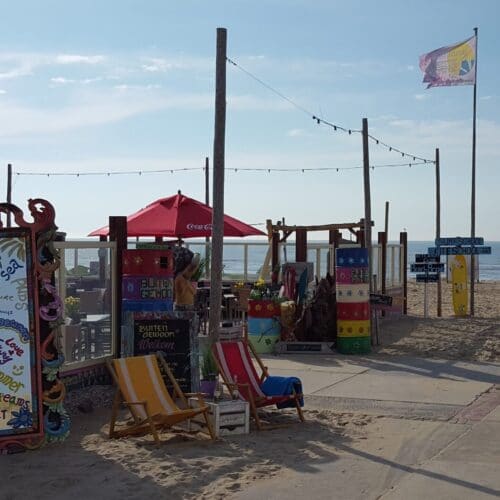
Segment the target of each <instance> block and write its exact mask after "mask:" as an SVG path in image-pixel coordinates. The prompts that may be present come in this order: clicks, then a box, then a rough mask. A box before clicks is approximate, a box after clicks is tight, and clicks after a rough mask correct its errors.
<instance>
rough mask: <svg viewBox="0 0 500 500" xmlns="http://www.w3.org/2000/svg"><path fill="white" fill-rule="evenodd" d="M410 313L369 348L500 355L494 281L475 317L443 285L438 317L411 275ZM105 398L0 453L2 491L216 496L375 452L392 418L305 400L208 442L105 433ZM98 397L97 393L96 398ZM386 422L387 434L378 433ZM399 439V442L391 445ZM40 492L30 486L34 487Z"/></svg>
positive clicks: (482, 289)
mask: <svg viewBox="0 0 500 500" xmlns="http://www.w3.org/2000/svg"><path fill="white" fill-rule="evenodd" d="M408 290H409V294H410V297H409V301H408V306H409V308H408V309H409V310H408V313H409V315H408V317H405V318H402V319H398V320H395V319H392V320H386V319H383V320H382V321H381V335H380V338H381V342H382V345H381V346H379V347H377V348H376V349H375V350H376V351H378V352H375V353H374V354H372V355H371V357H374V358H377V357H381V356H389V357H391V358H394V359H395V358H396V357H398V356H408V355H414V356H419V357H424V358H444V359H453V360H460V361H472V360H477V361H483V362H484V361H487V362H490V363H491V362H498V361H499V360H500V304H499V302H500V301H498V299H497V298H496V297H498V296H499V294H498V292H499V291H500V284H498V283H481V284H479V285H478V286H477V298H476V303H477V317H476V318H473V319H472V318H460V319H457V318H454V317H453V316H452V309H451V298H450V296H449V290H448V289H447V288H446V285H444V286H443V312H444V314H443V317H442V318H436V317H435V300H434V298H433V296H434V295H435V286H429V290H428V291H429V292H430V300H429V304H430V311H431V316H432V317H430V318H427V319H424V318H423V317H422V315H423V286H421V285H420V284H419V285H417V284H415V283H409V287H408ZM99 390H100V391H101V395H100V400H101V405H100V406H101V407H99V408H95V409H94V411H92V412H90V413H82V412H81V411H79V410H78V409H77V408H76V406H75V405H70V406H71V410H72V412H73V417H72V418H73V426H72V432H71V435H70V437H69V438H68V440H67V441H66V442H64V443H62V444H52V445H49V446H47V447H45V448H44V449H42V450H39V451H33V452H28V453H23V454H18V455H12V456H3V457H0V462H1V465H0V471H1V472H0V477H1V479H2V487H1V488H2V489H1V498H2V500H15V499H26V498H37V499H45V498H51V499H61V500H62V499H67V498H74V499H75V500H79V499H82V500H83V499H87V498H96V499H97V498H99V499H100V498H106V499H115V498H116V499H118V498H127V499H128V498H130V499H144V498H153V497H156V498H182V499H194V498H207V499H222V498H228V497H229V498H230V497H231V496H232V495H234V494H237V493H238V492H241V491H243V490H245V488H247V487H249V486H250V485H255V484H258V483H259V482H260V481H264V480H266V479H270V478H275V479H276V480H280V478H283V481H286V477H287V474H290V473H296V472H308V471H309V472H314V471H315V469H316V468H317V467H321V464H324V463H329V462H333V461H335V460H336V459H337V455H338V454H339V453H340V450H342V449H345V448H346V446H347V445H349V446H350V447H352V446H354V447H358V448H359V447H360V446H361V448H362V449H363V450H364V451H363V453H365V452H366V453H377V450H380V449H381V448H380V446H381V443H384V446H389V447H390V446H391V443H392V440H393V439H394V437H393V436H392V435H391V425H392V424H391V420H390V418H389V419H388V418H387V417H383V416H376V415H366V414H363V413H362V412H351V413H346V412H339V411H335V410H334V409H315V408H308V409H306V412H305V416H306V419H307V421H306V422H305V423H304V424H299V423H297V418H296V414H295V413H294V412H292V411H286V412H282V411H280V412H278V411H272V412H271V414H270V419H271V421H272V422H273V423H277V422H278V423H279V422H290V424H291V425H290V426H289V427H287V428H284V429H277V430H273V431H264V432H256V431H255V430H254V429H252V431H251V433H250V434H249V435H243V436H233V437H231V438H227V439H220V440H218V441H217V442H215V443H212V442H211V441H210V440H209V439H208V438H207V437H205V436H204V435H202V434H197V435H189V436H186V435H185V434H164V435H163V439H165V440H166V441H167V442H165V443H163V444H162V445H161V446H160V447H156V446H154V444H153V443H152V439H151V438H150V437H137V438H129V439H120V440H109V439H108V438H107V435H106V432H107V428H108V421H109V416H110V410H109V395H110V394H111V391H110V390H109V388H108V389H99ZM97 399H98V400H99V398H97ZM381 429H382V430H383V438H382V437H381V433H382V430H381ZM394 446H396V445H394ZM34 492H36V495H35V494H34Z"/></svg>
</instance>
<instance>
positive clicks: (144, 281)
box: [122, 276, 174, 300]
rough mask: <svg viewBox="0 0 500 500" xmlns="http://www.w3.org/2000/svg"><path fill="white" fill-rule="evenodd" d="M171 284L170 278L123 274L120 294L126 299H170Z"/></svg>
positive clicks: (171, 297)
mask: <svg viewBox="0 0 500 500" xmlns="http://www.w3.org/2000/svg"><path fill="white" fill-rule="evenodd" d="M173 284H174V282H173V279H172V278H163V277H154V276H124V277H123V281H122V296H123V298H124V299H126V300H165V299H170V300H172V299H173Z"/></svg>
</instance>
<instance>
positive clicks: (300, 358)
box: [261, 354, 369, 373]
mask: <svg viewBox="0 0 500 500" xmlns="http://www.w3.org/2000/svg"><path fill="white" fill-rule="evenodd" d="M261 359H262V360H263V361H264V364H265V365H266V366H267V367H268V368H269V371H270V372H271V373H272V370H273V369H286V370H289V369H290V370H291V369H294V370H306V371H326V372H331V373H363V372H364V371H366V370H368V369H369V367H368V366H364V365H362V364H360V363H357V362H354V363H353V362H352V359H353V358H350V357H345V356H337V355H335V356H334V355H330V354H313V355H311V354H295V355H293V354H287V355H286V356H284V355H282V356H273V355H261Z"/></svg>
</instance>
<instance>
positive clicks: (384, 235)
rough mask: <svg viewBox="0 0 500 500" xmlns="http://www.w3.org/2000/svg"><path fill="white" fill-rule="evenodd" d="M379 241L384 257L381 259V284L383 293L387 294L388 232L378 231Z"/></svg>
mask: <svg viewBox="0 0 500 500" xmlns="http://www.w3.org/2000/svg"><path fill="white" fill-rule="evenodd" d="M378 243H379V245H380V247H381V253H382V259H381V261H382V262H381V264H382V265H381V269H379V273H380V275H381V280H380V281H381V285H382V287H381V288H382V293H384V294H385V291H386V275H387V233H384V232H382V231H379V233H378Z"/></svg>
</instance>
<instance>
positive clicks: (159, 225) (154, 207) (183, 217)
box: [89, 191, 265, 238]
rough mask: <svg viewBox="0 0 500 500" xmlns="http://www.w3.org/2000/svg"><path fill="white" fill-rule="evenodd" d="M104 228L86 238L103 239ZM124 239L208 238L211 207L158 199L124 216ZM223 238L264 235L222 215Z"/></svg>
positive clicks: (178, 198) (178, 197)
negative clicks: (126, 236) (99, 237)
mask: <svg viewBox="0 0 500 500" xmlns="http://www.w3.org/2000/svg"><path fill="white" fill-rule="evenodd" d="M108 233H109V228H108V226H105V227H102V228H100V229H96V230H95V231H92V232H91V233H90V234H89V236H107V235H108ZM127 234H128V236H152V237H156V236H166V237H174V238H197V237H203V236H212V208H211V207H209V206H208V205H205V204H204V203H201V202H199V201H196V200H194V199H193V198H189V197H187V196H184V195H183V194H181V192H180V191H179V192H178V194H176V195H175V196H170V197H169V198H161V199H159V200H156V201H154V202H153V203H150V204H149V205H148V206H147V207H145V208H143V209H142V210H139V211H138V212H135V213H134V214H132V215H129V216H128V217H127ZM224 236H240V237H241V236H265V233H263V232H262V231H260V230H259V229H256V228H254V227H252V226H250V225H248V224H245V223H244V222H241V221H239V220H238V219H235V218H233V217H230V216H229V215H224Z"/></svg>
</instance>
